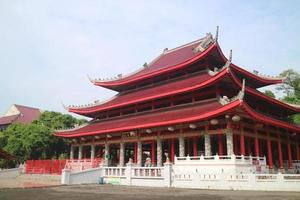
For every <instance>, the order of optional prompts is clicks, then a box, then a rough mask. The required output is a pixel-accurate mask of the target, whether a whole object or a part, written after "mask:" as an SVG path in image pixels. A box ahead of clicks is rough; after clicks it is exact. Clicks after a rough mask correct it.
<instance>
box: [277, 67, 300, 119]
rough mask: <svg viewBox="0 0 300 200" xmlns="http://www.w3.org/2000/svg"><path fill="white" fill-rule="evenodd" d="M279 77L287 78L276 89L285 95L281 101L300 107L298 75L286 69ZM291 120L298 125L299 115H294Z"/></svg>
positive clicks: (299, 78)
mask: <svg viewBox="0 0 300 200" xmlns="http://www.w3.org/2000/svg"><path fill="white" fill-rule="evenodd" d="M280 76H281V77H287V78H286V80H285V83H284V84H282V85H280V86H279V87H277V88H276V89H277V90H278V91H282V92H284V93H285V94H286V96H285V97H284V98H283V101H284V102H287V103H291V104H296V105H300V74H299V73H298V72H296V71H294V70H293V69H288V70H285V71H283V72H282V73H281V74H280ZM292 118H293V121H294V122H295V123H296V124H299V125H300V114H296V115H294V116H292Z"/></svg>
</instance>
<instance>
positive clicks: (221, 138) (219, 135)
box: [218, 133, 224, 156]
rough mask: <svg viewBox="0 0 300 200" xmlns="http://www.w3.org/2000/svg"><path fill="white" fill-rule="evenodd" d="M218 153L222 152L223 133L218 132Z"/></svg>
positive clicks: (220, 154) (221, 153)
mask: <svg viewBox="0 0 300 200" xmlns="http://www.w3.org/2000/svg"><path fill="white" fill-rule="evenodd" d="M218 144H219V145H218V151H219V152H218V154H219V156H223V154H224V152H223V149H224V148H223V135H222V133H221V134H218Z"/></svg>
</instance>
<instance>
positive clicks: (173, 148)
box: [171, 138, 175, 163]
mask: <svg viewBox="0 0 300 200" xmlns="http://www.w3.org/2000/svg"><path fill="white" fill-rule="evenodd" d="M174 156H175V139H174V138H173V139H171V162H173V163H174Z"/></svg>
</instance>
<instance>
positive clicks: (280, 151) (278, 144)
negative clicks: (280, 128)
mask: <svg viewBox="0 0 300 200" xmlns="http://www.w3.org/2000/svg"><path fill="white" fill-rule="evenodd" d="M277 136H278V142H277V148H278V164H279V166H278V168H279V169H283V158H282V148H281V139H280V135H279V133H278V134H277Z"/></svg>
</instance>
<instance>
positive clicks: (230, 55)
mask: <svg viewBox="0 0 300 200" xmlns="http://www.w3.org/2000/svg"><path fill="white" fill-rule="evenodd" d="M229 58H230V59H228V60H227V61H226V63H225V65H223V67H221V68H220V69H218V68H214V71H212V70H210V69H207V71H208V74H209V75H211V76H215V75H216V74H218V73H219V72H220V71H222V70H223V69H224V68H227V69H229V67H230V64H231V58H232V50H230V54H229Z"/></svg>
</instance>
